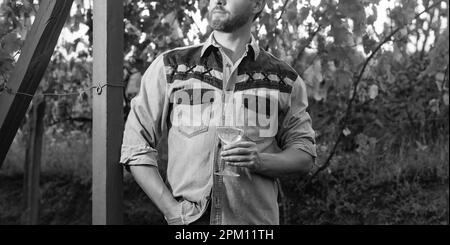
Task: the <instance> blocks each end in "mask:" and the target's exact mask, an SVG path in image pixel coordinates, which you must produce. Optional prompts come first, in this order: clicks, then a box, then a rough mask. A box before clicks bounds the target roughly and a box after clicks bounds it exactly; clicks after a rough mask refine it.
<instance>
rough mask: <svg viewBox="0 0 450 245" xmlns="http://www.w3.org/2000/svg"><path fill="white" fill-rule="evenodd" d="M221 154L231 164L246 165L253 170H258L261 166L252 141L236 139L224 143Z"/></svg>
mask: <svg viewBox="0 0 450 245" xmlns="http://www.w3.org/2000/svg"><path fill="white" fill-rule="evenodd" d="M221 156H222V159H223V160H224V161H226V162H227V163H228V164H229V165H231V166H237V167H246V168H248V169H249V170H251V171H253V172H258V171H260V170H261V168H262V162H261V159H260V156H259V153H258V149H257V148H256V143H255V142H252V141H238V142H236V143H233V144H229V145H225V146H223V148H222V153H221Z"/></svg>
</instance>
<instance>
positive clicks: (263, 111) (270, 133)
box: [238, 90, 279, 142]
mask: <svg viewBox="0 0 450 245" xmlns="http://www.w3.org/2000/svg"><path fill="white" fill-rule="evenodd" d="M278 93H279V92H278V91H264V90H262V91H261V90H260V91H253V92H250V91H248V92H246V93H243V94H242V99H241V102H242V105H243V106H242V107H243V109H244V110H243V113H242V114H241V115H239V116H238V117H240V119H238V120H239V121H243V124H244V125H245V128H246V135H247V137H249V138H250V139H251V140H252V141H255V142H259V141H264V140H265V139H267V138H271V137H274V136H275V135H276V134H277V131H278V106H279V105H278Z"/></svg>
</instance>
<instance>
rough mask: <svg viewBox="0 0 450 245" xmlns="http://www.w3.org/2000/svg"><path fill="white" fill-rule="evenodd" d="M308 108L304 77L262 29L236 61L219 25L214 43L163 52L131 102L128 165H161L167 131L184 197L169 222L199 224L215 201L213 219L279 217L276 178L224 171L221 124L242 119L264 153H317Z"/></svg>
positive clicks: (124, 154)
mask: <svg viewBox="0 0 450 245" xmlns="http://www.w3.org/2000/svg"><path fill="white" fill-rule="evenodd" d="M226 101H233V103H231V105H232V106H231V107H230V106H228V105H230V104H229V103H225V102H226ZM307 106H308V101H307V94H306V87H305V83H304V82H303V80H302V79H301V78H300V77H299V76H298V74H297V73H296V72H295V70H294V69H293V68H291V67H290V66H289V65H287V64H286V63H285V62H283V61H281V60H280V59H278V58H276V57H274V56H272V55H271V54H269V53H268V52H266V51H264V50H262V49H260V48H259V47H258V45H257V44H256V40H255V39H254V37H253V36H252V40H251V42H250V43H249V44H248V45H247V46H246V51H245V53H244V54H243V56H242V57H241V58H240V59H239V60H238V61H237V62H235V63H233V62H231V60H230V59H228V57H227V56H226V55H225V54H224V52H223V51H222V48H221V46H220V45H219V44H218V43H217V42H216V41H215V39H214V32H213V33H212V34H211V36H210V37H209V38H208V40H207V41H206V42H205V43H202V44H199V45H194V46H188V47H183V48H177V49H173V50H170V51H167V52H165V53H163V54H161V55H159V56H158V57H157V58H156V59H155V60H154V61H153V63H152V64H151V65H150V66H149V68H148V69H147V70H146V72H145V74H144V75H143V78H142V82H141V87H140V91H139V93H138V95H137V96H136V97H134V98H133V100H132V101H131V110H130V113H129V115H128V119H127V121H126V124H125V131H124V137H123V144H122V151H121V158H120V163H121V164H123V165H125V166H132V165H149V166H154V167H158V163H157V151H156V145H157V144H158V142H159V140H160V139H161V137H162V135H163V134H167V141H168V142H167V145H168V163H167V184H168V187H169V189H170V190H171V191H172V194H173V196H174V197H175V198H176V199H177V200H180V201H181V202H182V208H181V213H180V214H179V216H178V217H177V218H174V219H170V220H167V222H168V223H169V224H189V223H192V222H194V221H195V220H197V219H198V218H200V216H201V215H202V214H203V213H204V212H205V211H206V208H207V206H208V204H209V203H210V202H211V207H212V209H211V216H210V223H211V224H267V225H273V224H279V210H278V202H277V198H278V185H277V182H276V179H274V178H271V177H267V176H263V175H259V174H257V173H254V172H251V171H249V170H248V169H247V168H244V167H241V168H238V171H239V174H240V176H239V177H228V176H218V175H215V174H214V172H215V171H218V169H219V167H220V163H221V159H220V150H221V142H220V139H219V138H218V134H217V130H216V129H217V126H221V125H226V124H227V125H228V123H234V124H233V125H238V124H239V125H240V126H242V127H241V128H244V129H245V136H244V137H245V138H246V139H247V140H251V141H253V142H255V143H256V144H257V148H258V150H259V152H267V153H276V152H281V151H283V150H285V149H287V148H295V149H298V150H302V151H305V152H307V153H309V154H310V155H311V156H312V157H313V158H314V159H315V158H316V148H315V134H314V130H313V129H312V126H311V118H310V116H309V114H308V112H307V111H306V108H307ZM273 164H276V163H273Z"/></svg>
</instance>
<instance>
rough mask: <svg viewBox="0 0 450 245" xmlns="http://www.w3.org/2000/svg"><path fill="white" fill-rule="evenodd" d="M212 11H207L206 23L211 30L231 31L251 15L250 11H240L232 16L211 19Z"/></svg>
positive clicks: (239, 26)
mask: <svg viewBox="0 0 450 245" xmlns="http://www.w3.org/2000/svg"><path fill="white" fill-rule="evenodd" d="M212 15H213V13H212V11H211V12H209V13H208V23H209V26H211V28H212V29H213V30H216V31H221V32H227V33H231V32H233V31H235V30H237V29H239V28H241V27H242V26H244V25H245V24H247V22H248V20H249V19H250V17H251V13H242V14H239V15H236V16H233V17H226V18H216V19H212Z"/></svg>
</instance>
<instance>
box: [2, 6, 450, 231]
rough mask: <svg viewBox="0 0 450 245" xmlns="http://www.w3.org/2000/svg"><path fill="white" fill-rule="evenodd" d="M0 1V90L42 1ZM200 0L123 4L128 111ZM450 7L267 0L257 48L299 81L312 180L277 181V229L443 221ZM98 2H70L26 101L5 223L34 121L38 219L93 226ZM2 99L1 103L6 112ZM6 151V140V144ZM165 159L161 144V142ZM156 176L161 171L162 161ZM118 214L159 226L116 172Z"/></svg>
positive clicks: (184, 40)
mask: <svg viewBox="0 0 450 245" xmlns="http://www.w3.org/2000/svg"><path fill="white" fill-rule="evenodd" d="M40 2H41V1H37V0H34V1H33V0H3V1H1V0H0V96H13V95H15V94H17V91H14V90H12V89H11V86H9V84H8V82H9V79H10V75H11V72H12V70H13V69H14V67H15V66H16V63H17V60H18V57H19V56H20V55H21V48H22V45H23V43H24V41H25V39H26V37H27V33H28V31H29V30H30V28H31V25H32V24H33V21H34V19H35V16H36V13H37V11H38V10H39V3H40ZM207 4H208V0H199V1H194V0H173V1H162V0H157V1H140V0H124V1H123V7H124V17H125V18H124V20H123V28H124V48H123V56H124V68H123V77H122V79H123V81H124V83H125V84H126V88H125V90H124V94H123V111H124V115H125V116H126V115H127V112H128V110H129V103H130V99H131V98H132V97H133V96H134V95H136V93H137V92H138V90H139V84H140V79H141V77H142V74H143V73H144V71H145V70H146V68H147V67H148V66H149V65H150V64H151V62H152V61H153V60H154V58H155V57H156V56H158V55H159V54H161V53H162V52H164V51H166V50H169V49H172V48H175V47H180V46H185V45H190V44H196V43H200V42H203V41H204V40H205V39H206V38H207V37H208V36H209V34H210V32H211V30H210V28H209V27H208V26H207V25H206V23H207V21H206V19H205V16H206V13H207V9H206V7H207ZM448 6H449V2H448V1H444V0H415V1H413V0H320V1H319V0H273V1H268V4H267V6H266V11H264V12H263V13H262V15H261V16H260V17H259V19H258V20H257V21H256V23H255V25H254V30H253V35H254V36H255V37H256V38H257V39H258V40H259V45H260V47H261V48H263V49H265V50H268V51H269V52H271V53H272V54H274V55H275V56H277V57H279V58H280V59H282V60H285V61H286V62H288V63H289V64H290V65H291V66H292V67H293V68H294V69H295V70H296V71H297V72H298V74H300V76H301V77H303V79H304V80H305V82H306V84H307V89H308V97H309V113H310V114H311V117H312V122H313V128H314V130H315V131H316V135H317V138H316V141H317V149H318V159H317V162H318V163H319V164H320V165H321V166H322V167H321V168H320V169H319V171H318V172H316V173H315V175H313V176H312V177H309V178H308V177H304V176H298V175H291V176H286V177H283V178H281V179H280V182H281V185H282V190H283V192H282V195H281V196H280V200H279V203H280V211H281V212H280V214H281V215H282V217H281V220H282V223H283V224H448V199H449V194H448V193H449V192H448V176H449V173H448V166H449V165H448V162H449V82H448V81H449V79H448V77H449V68H448V65H449V27H448V23H449V22H448V21H449V18H448V17H449V9H448ZM92 10H93V1H92V0H75V1H74V2H73V5H72V8H71V11H70V15H69V18H68V19H67V21H66V22H65V23H64V27H63V29H62V32H61V35H60V37H59V40H58V43H57V45H56V48H55V50H54V52H53V54H52V56H51V60H50V63H49V65H48V67H47V70H46V72H45V74H44V77H43V79H42V81H41V82H40V85H39V87H38V89H37V91H36V93H35V94H34V95H24V96H29V97H32V103H31V106H30V107H29V109H28V111H27V113H26V116H25V118H24V119H23V120H22V122H21V124H20V127H19V130H18V132H17V134H16V136H15V138H14V141H13V143H12V145H11V147H10V148H9V151H8V154H7V156H6V159H5V160H4V161H3V163H2V164H1V163H0V224H22V223H24V217H23V209H24V194H23V193H24V186H23V185H24V169H25V167H24V166H27V165H26V164H27V163H26V162H27V154H30V153H29V152H30V147H32V146H30V139H31V137H32V135H33V131H34V130H35V128H34V124H33V122H34V121H35V120H36V117H38V114H39V113H38V111H39V109H38V108H40V107H39V106H38V105H43V107H42V108H43V109H42V110H41V113H40V115H41V116H42V121H43V142H44V143H43V144H42V149H41V152H42V157H41V159H42V160H41V166H40V174H41V179H40V183H39V189H40V190H39V198H40V210H39V221H38V223H39V224H90V223H91V212H92V208H91V201H92V200H91V194H92V190H91V184H92V158H91V155H92V133H93V132H92V123H93V122H92V118H93V117H92V113H93V111H92V110H93V109H92V103H93V102H92V101H93V92H94V91H95V89H93V86H94V88H95V86H96V84H94V82H93V78H92V74H93V49H92V44H93V28H92V27H93V11H92ZM1 106H2V105H0V107H1ZM1 147H4V146H3V145H1ZM159 151H160V153H159V157H160V159H159V161H160V166H165V161H166V160H165V159H166V152H167V151H166V149H164V148H161V149H159ZM160 172H161V173H162V176H163V178H164V176H165V169H164V167H162V168H161V169H160ZM124 223H125V224H165V221H164V218H163V215H162V214H161V213H160V212H159V211H158V210H157V209H156V208H155V207H154V206H153V204H152V203H151V201H150V199H148V198H147V197H146V196H145V194H144V193H143V191H142V190H141V189H140V188H139V186H138V185H137V184H136V183H135V182H134V180H133V179H132V176H131V175H130V174H129V173H127V172H124Z"/></svg>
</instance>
